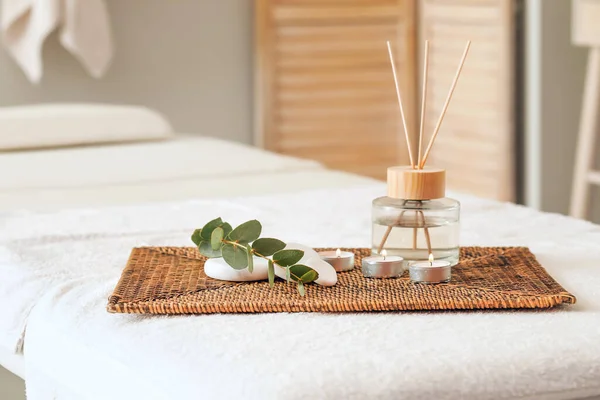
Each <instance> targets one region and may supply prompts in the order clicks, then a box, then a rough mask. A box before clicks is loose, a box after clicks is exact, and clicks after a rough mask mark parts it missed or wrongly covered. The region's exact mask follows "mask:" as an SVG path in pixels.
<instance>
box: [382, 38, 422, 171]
mask: <svg viewBox="0 0 600 400" xmlns="http://www.w3.org/2000/svg"><path fill="white" fill-rule="evenodd" d="M387 48H388V53H389V56H390V63H391V64H392V73H393V74H394V85H395V86H396V97H398V107H399V108H400V116H401V118H402V126H403V127H404V138H405V139H406V147H407V148H408V158H409V160H410V166H411V167H413V168H415V167H416V165H415V160H414V158H413V154H412V146H411V145H410V135H409V134H408V126H407V125H406V117H405V115H404V107H403V106H402V96H401V95H400V86H399V84H398V75H397V74H396V64H395V63H394V54H393V52H392V45H391V44H390V41H389V40H388V41H387Z"/></svg>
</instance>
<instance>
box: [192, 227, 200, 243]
mask: <svg viewBox="0 0 600 400" xmlns="http://www.w3.org/2000/svg"><path fill="white" fill-rule="evenodd" d="M200 232H202V229H196V230H195V231H194V233H192V242H194V244H195V245H196V246H200V242H201V241H202V237H201V236H200Z"/></svg>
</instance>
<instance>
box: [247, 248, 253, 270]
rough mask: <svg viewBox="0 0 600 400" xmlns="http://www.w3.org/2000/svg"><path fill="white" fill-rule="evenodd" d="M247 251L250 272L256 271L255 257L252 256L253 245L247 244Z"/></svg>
mask: <svg viewBox="0 0 600 400" xmlns="http://www.w3.org/2000/svg"><path fill="white" fill-rule="evenodd" d="M246 252H247V255H248V272H250V273H252V271H254V258H252V257H253V256H252V247H250V245H249V244H247V245H246Z"/></svg>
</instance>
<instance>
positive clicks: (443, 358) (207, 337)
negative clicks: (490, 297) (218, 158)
mask: <svg viewBox="0 0 600 400" xmlns="http://www.w3.org/2000/svg"><path fill="white" fill-rule="evenodd" d="M384 190H385V189H384V186H383V185H372V186H369V187H365V188H356V189H341V190H334V191H331V190H322V191H310V192H299V193H293V194H283V195H273V196H265V197H254V198H243V199H242V198H232V199H227V200H222V201H218V200H204V201H195V202H184V203H172V204H163V205H149V206H143V207H125V208H112V209H104V210H87V211H86V210H80V211H64V212H59V213H46V214H35V213H19V214H12V215H4V218H3V219H4V221H5V223H6V227H7V229H5V230H4V233H3V235H2V238H0V240H1V241H2V243H3V247H4V249H5V252H4V260H5V261H6V262H5V264H4V266H6V265H10V266H11V268H13V269H14V272H15V273H16V272H20V274H21V279H22V280H21V282H22V283H23V284H25V283H28V284H31V285H33V287H34V288H35V289H36V290H37V294H36V296H32V297H27V296H25V297H18V296H17V297H16V298H15V296H14V295H13V296H10V297H6V295H5V294H4V293H3V294H2V296H3V298H11V299H13V300H12V301H13V306H12V307H10V308H7V307H4V308H0V313H1V314H0V315H1V316H2V320H0V322H1V321H6V320H10V321H11V323H12V326H13V327H15V326H17V327H18V326H21V327H22V326H24V325H25V324H26V325H27V334H26V339H25V356H26V362H27V365H28V368H29V365H31V368H32V371H36V373H34V374H32V376H31V379H30V376H29V375H28V377H27V380H28V382H27V384H28V387H30V388H32V392H31V393H33V394H35V393H38V394H39V396H40V397H37V396H36V397H31V399H32V400H35V399H37V398H45V397H43V396H45V395H47V394H48V393H51V392H52V391H55V392H56V391H58V392H61V391H62V390H64V391H65V393H66V392H69V393H71V394H75V397H77V396H76V395H77V394H83V393H85V395H87V396H88V397H89V398H107V397H109V396H110V397H111V398H115V399H118V398H131V396H129V397H128V395H130V394H134V395H135V397H138V398H143V397H146V396H147V397H148V398H196V397H197V396H198V395H199V394H202V395H203V396H205V397H207V398H232V397H236V396H237V397H244V398H306V397H327V398H364V397H377V398H399V397H406V398H439V399H444V398H477V399H488V398H489V399H496V398H530V399H542V398H543V399H547V398H557V399H559V398H560V399H562V398H565V399H566V398H575V397H583V396H591V395H598V394H600V384H599V382H600V287H599V286H598V284H597V282H598V281H599V280H600V269H599V268H598V264H599V262H598V260H600V246H599V244H600V227H598V226H596V225H593V224H590V223H586V222H583V221H578V220H574V219H571V218H567V217H563V216H559V215H551V214H544V213H538V212H535V211H533V210H530V209H526V208H523V207H517V206H514V205H509V204H501V203H496V202H492V201H484V200H480V199H474V198H470V197H462V198H461V200H462V201H463V213H462V216H463V225H462V233H463V236H462V239H461V243H462V244H463V245H471V244H476V245H494V246H496V245H528V246H530V247H531V249H532V250H533V251H534V253H535V254H536V255H537V256H538V258H539V259H540V261H541V262H542V264H543V265H544V266H545V267H546V268H547V269H548V271H549V272H550V273H551V274H552V275H553V276H554V277H555V278H556V279H557V280H558V281H559V282H560V283H561V284H563V285H564V286H565V287H566V288H567V289H568V290H570V291H572V292H573V293H574V294H575V295H576V296H577V297H578V303H577V304H576V305H574V306H572V307H561V308H558V309H555V310H552V311H525V312H523V311H521V312H511V311H504V312H472V313H466V312H463V313H433V314H424V313H383V314H340V315H325V314H262V315H211V316H193V317H182V316H180V317H149V316H132V315H110V314H107V313H106V312H105V310H104V307H105V305H106V299H107V297H108V295H109V294H110V291H111V289H112V287H113V286H114V284H115V283H116V281H117V280H118V277H119V274H120V271H121V269H122V267H123V265H124V263H125V261H126V259H127V256H128V253H129V249H130V248H131V247H132V246H134V245H141V244H150V245H158V244H161V245H187V244H189V239H188V237H189V232H191V229H192V228H194V227H196V225H198V223H201V222H198V221H205V220H207V219H208V218H211V217H213V216H216V215H222V216H223V217H224V218H228V219H231V220H232V222H234V223H235V222H240V221H241V220H244V219H249V218H258V219H260V220H261V221H263V222H264V232H265V233H268V234H269V235H272V236H276V237H281V238H283V239H287V240H294V241H299V242H304V243H306V244H309V245H313V246H317V245H319V246H328V245H340V246H368V244H369V239H370V218H369V207H370V201H371V200H372V198H373V197H375V196H378V195H381V194H382V193H384ZM208 205H210V207H208ZM11 260H12V261H11ZM9 276H11V274H9ZM29 288H31V287H29ZM0 290H2V288H0ZM4 290H6V288H4ZM23 291H25V290H21V292H23ZM34 305H35V307H33V306H34ZM27 307H30V308H31V307H33V312H32V314H31V315H30V316H29V319H28V321H27V320H26V319H23V317H24V316H25V317H26V315H23V314H19V313H15V312H14V309H15V308H21V309H22V310H23V309H26V308H27ZM7 328H10V327H9V326H1V327H0V331H1V332H11V333H12V337H7V338H6V339H10V340H12V341H13V342H14V343H15V344H16V343H17V341H18V339H19V336H20V334H21V332H19V330H18V329H12V330H11V329H7ZM61 343H62V344H61ZM434 344H435V345H434ZM63 361H64V362H63ZM36 377H37V378H36ZM41 377H46V379H42V378H41ZM48 377H51V378H50V379H47V378H48ZM36 379H39V380H40V382H39V386H35V385H36ZM41 381H43V382H41ZM53 381H54V382H55V383H56V385H55V386H54V387H49V385H50V386H52V382H53ZM107 382H110V384H108V385H107ZM32 385H33V386H32ZM36 388H44V389H43V390H41V391H40V392H36Z"/></svg>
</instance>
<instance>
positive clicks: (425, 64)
mask: <svg viewBox="0 0 600 400" xmlns="http://www.w3.org/2000/svg"><path fill="white" fill-rule="evenodd" d="M424 57H425V59H424V60H423V92H422V93H421V126H420V128H419V148H418V157H417V159H418V161H417V166H418V167H419V169H422V168H423V167H422V166H421V147H422V145H423V131H424V130H425V111H426V110H427V74H428V71H429V40H425V55H424Z"/></svg>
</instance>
